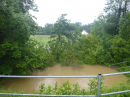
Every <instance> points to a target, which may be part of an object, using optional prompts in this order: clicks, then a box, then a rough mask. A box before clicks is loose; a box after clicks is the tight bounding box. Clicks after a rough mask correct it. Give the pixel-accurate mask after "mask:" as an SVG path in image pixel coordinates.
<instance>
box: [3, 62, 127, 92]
mask: <svg viewBox="0 0 130 97" xmlns="http://www.w3.org/2000/svg"><path fill="white" fill-rule="evenodd" d="M114 68H116V67H111V68H109V67H106V66H101V65H86V64H85V65H83V66H77V67H76V66H73V67H72V66H64V67H61V65H60V64H57V65H55V66H53V67H48V68H45V69H41V70H37V69H34V71H33V72H32V73H31V74H29V75H30V76H90V75H98V73H102V74H108V73H117V71H116V70H115V69H114ZM123 78H127V77H125V76H124V75H114V76H107V77H105V80H104V81H103V82H104V83H105V85H107V86H110V85H111V84H113V83H115V82H116V81H117V80H122V79H123ZM67 80H69V82H70V83H76V82H78V83H79V85H80V86H81V87H82V88H88V85H87V83H88V82H89V78H4V81H5V83H6V84H5V85H4V86H3V88H4V89H8V88H11V89H14V90H17V91H21V90H24V91H25V92H26V93H32V91H33V89H35V91H38V89H39V85H40V84H41V83H45V86H48V85H51V86H53V87H54V84H55V82H56V81H57V82H58V86H60V85H62V83H64V82H66V81H67Z"/></svg>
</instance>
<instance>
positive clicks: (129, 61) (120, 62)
mask: <svg viewBox="0 0 130 97" xmlns="http://www.w3.org/2000/svg"><path fill="white" fill-rule="evenodd" d="M127 62H130V61H125V62H120V63H115V64H110V65H109V66H112V65H117V64H122V63H127Z"/></svg>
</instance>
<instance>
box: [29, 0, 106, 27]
mask: <svg viewBox="0 0 130 97" xmlns="http://www.w3.org/2000/svg"><path fill="white" fill-rule="evenodd" d="M35 3H36V4H37V5H38V10H39V12H33V11H30V13H31V14H32V15H34V16H35V17H36V18H37V20H35V21H36V22H37V23H38V25H39V26H45V24H46V23H52V24H53V23H55V22H56V20H57V19H58V18H59V17H60V16H61V14H67V16H66V19H69V20H70V21H71V23H75V22H82V24H88V23H92V22H93V21H94V19H96V18H97V16H98V15H99V14H100V13H101V12H102V11H103V8H104V6H105V0H35Z"/></svg>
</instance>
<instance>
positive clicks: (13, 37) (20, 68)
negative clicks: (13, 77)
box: [0, 0, 37, 74]
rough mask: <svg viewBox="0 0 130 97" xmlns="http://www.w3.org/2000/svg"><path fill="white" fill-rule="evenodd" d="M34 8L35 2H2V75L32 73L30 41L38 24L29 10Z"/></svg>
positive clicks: (0, 21) (14, 0)
mask: <svg viewBox="0 0 130 97" xmlns="http://www.w3.org/2000/svg"><path fill="white" fill-rule="evenodd" d="M34 7H35V5H34V2H33V0H1V2H0V23H1V24H0V74H12V73H14V72H15V74H16V73H19V74H26V73H27V72H28V73H29V72H30V68H31V64H30V63H29V57H30V56H29V53H30V52H29V42H28V41H29V37H30V34H33V33H35V31H36V29H37V24H36V23H35V22H34V20H33V18H32V16H31V15H30V14H29V13H28V10H29V9H33V8H34ZM25 13H26V14H25ZM30 45H31V44H30Z"/></svg>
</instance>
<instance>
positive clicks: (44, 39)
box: [30, 35, 50, 44]
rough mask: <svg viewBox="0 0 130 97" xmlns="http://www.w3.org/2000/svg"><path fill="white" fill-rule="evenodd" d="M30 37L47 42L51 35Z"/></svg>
mask: <svg viewBox="0 0 130 97" xmlns="http://www.w3.org/2000/svg"><path fill="white" fill-rule="evenodd" d="M30 38H32V39H35V40H37V41H38V42H40V43H44V44H47V42H48V41H49V40H50V35H31V36H30Z"/></svg>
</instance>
